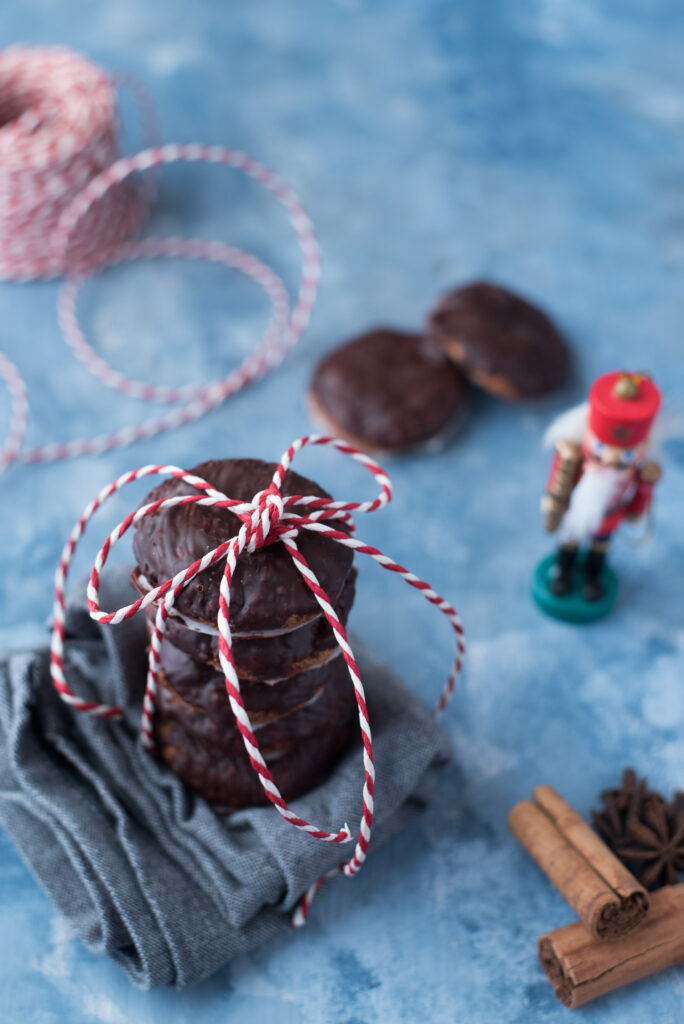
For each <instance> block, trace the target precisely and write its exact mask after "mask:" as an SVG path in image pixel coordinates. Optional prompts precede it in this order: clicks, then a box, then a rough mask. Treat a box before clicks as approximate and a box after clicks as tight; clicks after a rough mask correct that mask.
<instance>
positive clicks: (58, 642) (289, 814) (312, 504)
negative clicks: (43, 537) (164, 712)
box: [51, 435, 465, 926]
mask: <svg viewBox="0 0 684 1024" xmlns="http://www.w3.org/2000/svg"><path fill="white" fill-rule="evenodd" d="M307 444H310V445H325V446H329V447H332V448H336V449H337V450H338V451H340V452H342V453H343V454H345V455H348V456H349V457H350V458H352V459H354V460H355V461H356V462H359V463H360V464H361V465H362V466H364V467H365V468H366V469H367V470H368V471H369V472H370V473H371V474H372V475H373V476H374V477H375V479H376V481H377V483H378V484H379V485H380V493H379V494H378V495H377V497H375V498H374V499H373V500H372V501H365V502H344V501H333V500H331V499H328V498H320V497H315V496H312V495H309V496H307V495H288V496H284V495H283V494H282V493H281V490H280V489H281V487H282V484H283V480H284V478H285V474H286V472H287V470H288V469H289V467H290V465H291V463H292V460H293V458H294V456H295V455H296V453H297V452H298V451H299V450H300V449H302V448H304V447H305V446H306V445H307ZM146 476H171V477H176V478H177V479H179V480H182V481H183V482H184V483H186V484H188V485H189V487H191V488H193V489H194V490H195V491H196V492H199V493H190V494H184V495H178V496H174V497H170V498H162V499H158V500H156V501H152V502H150V503H148V504H146V505H143V506H141V507H140V508H138V509H137V510H136V511H135V512H131V513H130V514H129V515H127V516H126V517H125V518H124V519H123V520H122V521H121V522H120V523H119V525H118V526H116V527H115V529H114V530H112V532H111V533H110V534H109V536H108V537H107V538H106V540H105V542H104V544H103V545H102V547H101V548H100V550H99V552H98V555H97V557H96V559H95V563H94V565H93V568H92V571H91V574H90V582H89V584H88V589H87V603H88V609H89V611H90V615H91V617H92V618H93V619H95V621H96V622H99V623H103V624H112V625H116V624H117V623H120V622H123V621H124V620H126V619H130V618H132V617H133V616H134V615H136V614H137V613H138V612H139V611H142V610H144V609H145V608H147V607H148V606H149V605H151V604H154V605H155V606H156V608H157V613H156V617H155V622H154V628H153V631H152V637H151V642H150V652H149V662H148V673H147V684H146V689H145V696H144V700H143V709H142V721H141V733H142V742H143V745H144V746H145V748H146V749H147V750H150V751H152V750H153V749H154V711H155V704H156V693H157V677H158V672H159V667H160V654H161V644H162V640H163V637H164V632H165V630H166V623H167V621H168V618H169V616H170V615H171V614H172V613H173V608H174V604H175V601H176V599H177V598H178V595H179V594H180V593H181V591H182V590H183V588H184V587H185V586H187V585H188V583H190V581H191V580H193V579H194V578H195V577H196V576H197V575H199V574H200V573H202V572H204V570H205V569H207V568H209V566H212V565H215V564H216V563H217V562H219V561H221V560H222V559H225V567H224V570H223V575H222V578H221V583H220V588H219V611H218V616H217V621H216V627H217V631H218V645H219V660H220V665H221V670H222V671H223V674H224V677H225V685H226V692H227V694H228V700H229V702H230V706H231V709H232V711H233V714H234V716H235V721H236V724H237V727H238V729H239V730H240V733H241V735H242V739H243V742H244V745H245V750H246V751H247V755H248V757H249V760H250V762H251V765H252V768H253V769H254V771H255V772H257V774H258V776H259V781H260V782H261V785H262V786H263V789H264V792H265V793H266V796H267V797H268V799H269V800H270V802H271V803H272V804H273V805H274V806H275V807H276V809H277V810H278V811H279V813H280V814H281V815H282V817H283V818H284V819H285V820H286V821H288V822H289V823H290V824H291V825H293V826H294V827H295V828H297V829H300V830H301V831H302V832H307V833H308V834H309V835H311V836H312V837H313V838H314V839H320V840H322V841H324V842H330V843H346V842H349V841H350V840H351V832H350V829H349V826H348V825H347V824H346V823H345V824H344V825H343V826H342V828H340V829H338V830H337V831H336V832H329V831H327V830H325V829H322V828H320V827H318V826H316V825H313V824H311V823H310V822H308V821H306V820H305V819H303V818H301V817H299V816H298V815H297V814H295V813H294V812H293V811H292V810H291V809H290V808H289V807H288V805H287V803H286V801H285V800H284V798H283V796H282V794H281V793H280V790H279V789H278V787H277V785H276V783H275V781H274V779H273V776H272V775H271V772H270V770H269V768H268V765H267V764H266V761H265V760H264V757H263V755H262V753H261V749H260V747H259V743H258V740H257V738H256V735H255V733H254V731H253V729H252V725H251V722H250V719H249V715H248V713H247V710H246V708H245V705H244V701H243V699H242V695H241V692H240V681H239V679H238V676H237V672H236V668H235V660H234V658H233V652H232V638H231V630H230V588H231V582H232V579H233V574H234V572H235V567H236V565H237V561H238V559H239V557H240V555H241V554H242V553H243V552H244V551H247V552H248V553H252V552H254V551H258V550H259V549H261V548H263V547H265V546H266V545H268V544H273V543H275V542H276V541H279V542H280V543H281V544H283V546H284V547H285V549H286V551H287V552H288V554H289V555H290V557H291V558H292V561H293V562H294V564H295V566H296V568H297V569H298V570H299V572H300V573H301V575H302V578H303V580H304V582H305V583H306V585H307V586H308V587H309V589H310V590H311V592H312V594H313V595H314V597H315V599H316V601H317V602H318V605H319V606H320V608H321V611H322V613H323V615H324V616H325V618H326V619H327V621H328V623H329V624H330V626H331V628H332V631H333V633H334V636H335V639H336V641H337V643H338V645H339V647H340V651H341V654H342V656H343V658H344V660H345V662H346V664H347V668H348V671H349V676H350V678H351V681H352V685H353V687H354V693H355V696H356V702H357V705H358V713H359V726H360V729H361V739H362V742H363V768H364V784H363V811H362V815H361V821H360V824H359V832H358V837H357V840H356V846H355V849H354V853H353V855H352V856H351V857H350V859H349V860H347V861H345V862H344V863H343V864H341V865H340V866H339V867H338V868H335V869H334V870H333V871H332V872H328V873H327V874H326V875H323V876H321V878H319V879H318V880H317V881H316V882H315V883H314V884H313V885H312V886H311V887H310V889H309V890H308V891H307V892H306V893H305V894H304V895H303V896H302V899H301V901H300V903H299V905H298V907H297V909H296V911H295V913H294V916H293V921H292V923H293V925H295V926H300V925H302V924H303V923H304V921H305V920H306V916H307V914H308V910H309V907H310V905H311V901H312V899H313V897H314V895H315V893H316V891H317V890H318V888H319V887H320V885H321V884H322V882H323V881H324V880H325V878H326V877H328V876H329V875H332V874H336V873H337V872H338V871H342V873H343V874H345V875H347V876H349V877H351V876H353V875H355V874H356V873H357V872H358V871H359V870H360V868H361V866H362V864H363V862H364V860H365V859H366V854H367V851H368V844H369V842H370V836H371V829H372V825H373V791H374V783H375V767H374V762H373V745H372V735H371V726H370V722H369V718H368V709H367V707H366V697H365V692H364V688H363V683H362V681H361V676H360V672H359V668H358V666H357V664H356V660H355V658H354V653H353V651H352V648H351V645H350V643H349V640H348V638H347V634H346V631H345V628H344V626H343V625H342V623H341V622H340V620H339V618H338V616H337V614H336V612H335V609H334V607H333V605H332V602H331V600H330V598H329V596H328V594H327V593H326V592H325V590H324V589H323V587H322V586H321V584H320V583H319V581H318V579H317V577H316V575H315V573H314V572H313V570H312V569H311V567H310V565H309V564H308V562H307V561H306V559H305V557H304V555H303V554H302V553H301V551H300V550H299V548H298V546H297V536H298V534H299V533H300V532H301V531H302V530H309V531H312V532H314V533H319V534H321V535H323V536H325V537H327V538H328V539H329V540H332V541H335V542H336V543H338V544H343V545H344V546H346V547H349V548H351V549H352V550H353V551H355V552H358V553H360V554H364V555H369V556H370V557H371V558H372V559H374V561H376V562H378V564H379V565H381V566H382V567H383V569H387V570H389V571H390V572H395V573H397V574H398V575H399V576H401V577H402V578H403V579H404V580H405V581H406V582H407V583H408V584H409V585H410V586H412V587H415V588H416V589H417V590H419V591H420V592H421V593H422V594H423V596H424V597H425V598H426V599H427V600H428V601H429V602H430V603H431V604H433V605H435V606H436V607H437V608H438V609H439V610H440V611H441V612H442V613H443V614H444V615H446V617H447V618H448V619H449V621H450V623H451V626H452V629H453V631H454V637H455V643H456V654H455V658H454V662H453V665H452V668H451V671H450V673H449V676H448V677H447V681H446V684H445V686H444V688H443V690H442V693H441V695H440V698H439V700H438V702H437V705H436V707H435V714H436V715H437V714H441V712H442V711H443V710H444V708H445V707H446V705H447V703H448V701H449V699H450V697H451V694H452V693H453V690H454V686H455V684H456V680H457V678H458V675H459V673H460V671H461V665H462V661H463V655H464V653H465V644H464V637H463V627H462V625H461V620H460V618H459V616H458V613H457V612H456V610H455V608H453V606H452V605H451V604H449V602H448V601H446V600H445V599H444V598H442V597H440V596H439V594H437V593H436V592H435V591H434V590H433V589H432V587H431V586H430V585H429V584H428V583H426V582H424V581H423V580H421V579H419V578H418V577H417V576H416V575H414V574H413V573H412V572H409V570H408V569H405V568H404V567H403V566H401V565H399V564H398V563H397V562H394V561H393V560H392V559H391V558H388V557H387V555H384V554H383V553H382V552H381V551H379V550H378V549H377V548H375V547H372V546H371V545H369V544H364V543H363V542H362V541H360V540H358V539H357V538H356V537H354V536H353V523H352V519H351V513H352V512H374V511H375V510H376V509H379V508H382V507H383V506H384V505H386V504H387V503H388V502H389V501H390V500H391V497H392V485H391V482H390V480H389V477H387V475H386V474H385V473H384V471H383V470H382V469H381V467H380V466H379V465H378V463H377V462H375V461H374V460H373V459H372V458H370V457H369V456H368V455H366V454H365V453H363V452H361V451H359V449H358V448H355V447H353V446H352V445H350V444H347V443H345V442H343V441H340V440H338V439H336V438H333V437H323V436H319V435H310V436H308V437H302V438H299V439H298V440H297V441H295V442H294V443H293V444H292V445H290V447H289V448H288V449H287V451H286V452H285V453H284V454H283V456H282V458H281V460H280V462H279V464H278V466H277V468H276V470H275V473H274V474H273V479H272V481H271V484H270V486H269V487H268V488H266V489H265V490H263V491H260V492H259V493H258V494H256V495H255V496H254V498H253V499H252V501H248V502H245V501H238V500H236V499H233V498H229V497H228V496H227V495H225V494H223V493H222V492H221V491H218V490H216V489H215V488H214V487H212V485H211V484H210V483H208V482H207V481H206V480H203V479H202V478H201V477H198V476H194V475H193V474H191V473H187V472H186V471H185V470H183V469H179V468H178V467H177V466H163V465H157V466H142V467H141V468H140V469H136V470H133V471H132V472H129V473H125V474H123V476H120V477H119V478H118V479H117V480H115V481H114V482H113V483H111V484H109V485H108V486H107V487H105V488H103V489H102V490H101V491H100V493H99V494H98V495H97V497H96V498H94V499H93V501H91V502H90V503H89V504H88V505H87V506H86V508H85V509H84V511H83V513H82V515H81V517H80V519H79V520H78V522H77V523H76V524H75V526H74V528H73V530H72V532H71V535H70V537H69V539H68V541H67V543H66V545H65V547H64V550H63V552H62V556H61V558H60V561H59V565H58V568H57V572H56V575H55V601H54V608H53V628H52V638H51V675H52V681H53V684H54V686H55V688H56V689H57V691H58V693H59V694H60V696H61V697H62V699H63V700H64V701H66V703H67V704H69V705H71V707H73V708H74V709H75V710H77V711H85V712H87V713H89V714H93V715H98V716H100V717H102V718H117V717H119V715H120V714H121V708H119V707H116V706H113V705H107V704H99V703H97V702H94V701H87V700H84V699H83V698H81V697H78V696H77V695H76V694H75V693H74V692H73V690H72V689H71V688H70V686H69V685H68V683H67V681H66V678H65V674H64V660H63V657H64V620H65V596H64V595H65V586H66V579H67V574H68V571H69V566H70V564H71V561H72V558H73V555H74V552H75V550H76V546H77V544H78V541H79V539H80V538H81V536H82V534H83V532H84V530H85V528H86V525H87V523H88V521H89V520H90V519H91V518H92V516H93V515H94V514H95V512H96V511H97V509H98V508H99V507H100V506H101V505H102V504H104V502H105V501H107V499H108V498H110V497H111V496H112V495H113V494H115V493H116V492H117V491H119V490H121V488H122V487H125V486H126V484H128V483H131V482H132V481H134V480H140V479H141V478H143V477H146ZM190 504H196V505H202V506H205V507H209V508H225V509H230V511H231V512H233V513H234V514H235V515H237V516H238V518H239V519H240V520H241V521H242V525H241V527H240V530H239V531H238V533H237V535H236V536H235V537H231V538H230V539H229V540H226V541H224V542H222V543H221V544H219V545H218V546H217V547H215V548H214V549H213V550H211V551H208V552H207V553H206V554H205V555H203V556H202V558H200V559H197V560H196V561H195V562H193V563H192V565H190V566H188V567H187V568H186V569H183V570H181V571H180V572H178V573H177V574H176V575H175V576H173V577H172V578H170V579H167V580H166V581H165V582H164V583H162V584H160V585H159V586H157V587H153V588H152V589H150V590H149V591H148V592H147V593H146V594H145V595H144V596H143V597H140V598H138V599H137V600H136V601H134V602H133V603H132V604H129V605H125V606H124V607H122V608H119V609H117V610H116V611H114V612H105V611H103V610H102V608H101V607H100V598H99V587H100V574H101V572H102V569H103V568H104V565H105V564H106V562H107V559H108V557H109V554H110V552H111V550H112V548H113V547H114V545H115V544H116V543H117V542H118V541H119V540H120V539H121V537H123V535H124V534H125V533H126V532H127V531H128V530H129V529H130V527H131V526H133V525H134V524H135V523H137V522H139V521H140V520H141V519H143V518H144V517H145V516H148V515H152V514H154V513H156V512H159V511H160V510H162V509H165V508H173V507H176V506H179V505H190ZM341 524H344V525H345V527H346V529H344V530H341V529H339V528H337V527H338V526H339V525H341Z"/></svg>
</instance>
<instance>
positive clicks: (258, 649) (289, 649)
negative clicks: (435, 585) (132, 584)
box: [146, 568, 356, 681]
mask: <svg viewBox="0 0 684 1024" xmlns="http://www.w3.org/2000/svg"><path fill="white" fill-rule="evenodd" d="M355 581H356V570H355V569H353V568H352V571H351V572H350V574H349V576H348V577H347V579H346V581H345V583H344V586H343V588H342V593H341V594H340V597H339V599H338V601H337V603H336V604H335V611H336V613H337V615H338V617H339V618H340V620H341V621H342V623H343V624H344V623H346V621H347V618H348V615H349V611H350V609H351V606H352V603H353V601H354V589H355ZM146 613H147V617H148V621H149V622H154V617H155V614H156V609H155V608H153V607H152V606H150V607H149V608H147V609H146ZM171 645H172V646H171ZM173 648H176V650H175V651H174V650H173ZM336 649H337V641H336V640H335V637H334V635H333V631H332V629H331V627H330V626H329V625H328V622H327V620H326V619H325V617H324V616H323V615H322V614H321V615H319V616H318V617H317V618H315V619H313V620H312V621H311V622H310V623H306V624H305V625H303V626H299V627H298V628H297V629H294V630H291V631H290V632H288V633H281V634H280V635H279V636H272V637H253V638H249V639H247V638H245V639H242V640H241V639H239V638H238V637H233V656H234V658H235V666H236V668H237V673H238V675H239V677H240V679H241V680H260V679H280V678H281V677H288V676H293V675H296V674H298V673H300V672H303V671H305V670H306V669H307V668H311V667H312V666H314V665H316V664H320V663H322V662H324V661H326V660H327V658H329V657H330V655H331V654H332V653H333V652H334V651H335V650H336ZM181 652H182V654H181ZM188 655H189V657H188ZM172 659H173V660H172ZM162 664H163V665H164V666H165V668H167V669H168V672H169V675H173V676H174V678H187V679H189V680H191V681H194V680H195V679H196V678H197V677H199V676H201V677H202V678H204V677H208V676H209V675H211V674H212V673H213V670H214V669H215V668H216V667H218V664H219V657H218V637H216V636H212V635H210V634H209V633H198V632H197V631H196V630H193V629H188V627H187V626H184V625H183V624H182V623H181V622H180V621H179V620H177V619H176V620H174V619H173V618H169V619H168V621H167V625H166V633H165V634H164V644H163V646H162ZM221 678H222V677H221Z"/></svg>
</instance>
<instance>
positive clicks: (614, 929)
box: [508, 786, 649, 940]
mask: <svg viewBox="0 0 684 1024" xmlns="http://www.w3.org/2000/svg"><path fill="white" fill-rule="evenodd" d="M533 796H534V802H533V801H532V800H521V801H520V802H519V803H517V804H516V805H515V807H513V809H512V810H511V812H510V814H509V816H508V825H509V828H510V829H511V832H512V833H513V835H514V836H515V837H516V839H518V841H519V842H520V843H522V845H523V846H524V847H525V849H526V850H527V851H528V853H530V854H531V856H532V857H533V858H534V859H535V860H536V862H537V864H538V865H539V867H540V868H541V869H542V871H543V872H544V873H545V874H546V875H547V876H548V878H549V879H550V880H551V881H552V882H553V884H554V885H555V886H556V888H557V889H558V890H559V892H560V893H561V894H562V895H563V896H564V897H565V899H566V900H567V901H568V903H569V904H570V906H571V907H572V908H573V910H574V911H575V912H576V913H577V916H578V917H579V918H580V919H581V921H582V922H583V924H584V926H585V927H586V929H587V931H589V932H590V934H591V935H593V936H594V938H596V939H600V940H606V939H616V938H619V937H620V936H623V935H626V934H627V933H628V932H630V931H631V930H632V929H633V928H636V926H637V925H638V924H640V923H641V921H643V919H644V917H645V916H646V913H647V911H648V908H649V895H648V893H647V892H646V890H645V889H644V887H643V886H642V885H640V884H639V882H637V880H636V878H634V876H633V875H632V874H631V873H630V872H629V871H628V870H627V868H626V867H625V866H624V864H622V863H621V862H620V861H619V860H618V859H617V857H616V856H615V855H614V853H613V852H612V851H611V850H609V849H608V847H607V846H606V844H605V843H604V842H603V840H602V839H600V838H599V836H598V835H597V834H596V833H595V832H594V831H593V829H592V828H590V827H589V825H588V824H587V823H586V822H585V821H584V819H583V818H581V817H580V815H579V814H577V812H576V811H574V810H573V809H572V807H571V806H570V804H568V803H567V802H566V801H565V800H563V798H562V797H561V796H560V795H559V794H558V793H557V792H556V790H555V789H553V788H552V787H551V786H537V787H536V789H535V790H534V794H533Z"/></svg>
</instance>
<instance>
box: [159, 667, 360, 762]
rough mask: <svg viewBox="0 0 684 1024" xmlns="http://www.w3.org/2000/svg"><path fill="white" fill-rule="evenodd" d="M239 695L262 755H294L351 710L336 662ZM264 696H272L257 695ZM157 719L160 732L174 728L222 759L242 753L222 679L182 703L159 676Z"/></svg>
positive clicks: (344, 673) (344, 676)
mask: <svg viewBox="0 0 684 1024" xmlns="http://www.w3.org/2000/svg"><path fill="white" fill-rule="evenodd" d="M241 689H242V695H243V698H244V701H245V707H246V708H247V711H248V714H249V717H250V720H251V723H252V727H253V728H254V729H255V730H256V736H257V739H258V741H259V745H260V746H261V748H262V750H263V751H267V750H268V751H271V752H274V751H279V752H281V753H282V752H283V751H287V750H291V749H294V747H296V746H297V745H298V744H299V742H300V741H301V740H302V739H305V738H306V737H307V736H309V735H310V734H311V733H313V732H317V731H318V730H319V729H326V728H327V727H328V725H329V723H330V722H331V721H332V720H333V717H331V716H334V715H337V714H339V713H340V712H341V711H342V712H344V713H346V711H345V709H346V708H347V707H350V708H352V707H353V705H354V704H355V698H354V689H353V686H352V683H351V680H350V678H349V672H348V670H347V666H346V664H345V661H344V659H343V658H341V657H338V658H334V659H333V660H332V661H330V662H328V664H327V665H323V666H322V667H321V668H317V669H312V670H311V671H309V672H305V673H303V674H302V675H300V676H295V677H294V678H293V679H288V680H287V681H285V682H282V683H276V684H274V686H271V687H267V686H266V685H265V684H263V683H251V684H250V683H248V684H246V685H245V686H244V687H242V688H241ZM264 690H270V691H271V693H270V694H266V693H263V692H260V691H264ZM269 697H270V700H269V699H268V698H269ZM157 715H158V721H159V723H160V728H161V726H162V724H163V723H164V722H168V721H174V722H177V723H178V725H180V726H181V728H182V729H183V730H184V732H186V733H187V734H188V735H189V736H192V737H194V739H196V740H199V741H200V742H202V743H204V744H209V745H210V746H211V747H212V748H215V749H216V750H218V751H221V753H224V754H228V753H230V754H236V753H239V752H240V751H241V750H243V749H244V747H243V742H242V736H241V735H240V732H239V730H238V727H237V725H236V723H235V718H234V716H233V712H232V710H231V707H230V702H229V700H228V696H227V694H226V690H225V686H224V684H223V678H221V679H219V680H215V681H214V682H209V683H205V684H204V686H203V687H202V688H201V690H200V691H199V692H198V691H196V692H195V694H194V695H193V697H192V698H189V697H185V699H184V698H183V697H181V696H180V695H179V693H178V691H177V690H175V689H173V688H172V687H171V685H169V678H168V676H166V675H165V674H163V673H162V674H161V676H160V686H159V691H158V705H157Z"/></svg>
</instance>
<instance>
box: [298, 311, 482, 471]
mask: <svg viewBox="0 0 684 1024" xmlns="http://www.w3.org/2000/svg"><path fill="white" fill-rule="evenodd" d="M309 405H310V408H311V412H312V414H313V416H314V418H315V419H316V420H317V421H318V422H320V423H322V424H323V426H324V427H325V428H326V429H327V430H331V431H332V432H333V433H335V434H337V435H338V436H340V437H345V438H347V440H349V441H351V442H352V444H357V445H360V446H361V447H362V448H365V449H366V450H368V451H372V452H375V453H378V454H379V453H392V452H401V451H407V450H410V449H413V448H417V447H422V446H425V445H431V446H433V447H434V446H438V445H439V444H440V442H441V443H444V441H445V439H446V436H447V434H448V433H450V432H451V431H452V430H453V429H454V428H455V427H456V426H458V425H459V424H460V423H461V422H462V420H463V418H464V417H465V415H466V412H467V409H468V405H469V396H468V386H467V384H466V383H465V381H464V379H463V377H462V376H461V374H460V373H459V371H458V370H457V369H456V367H455V366H453V365H452V364H451V363H450V361H449V360H448V359H447V358H446V356H445V354H444V352H443V351H442V349H441V347H440V346H439V345H436V344H435V343H434V342H433V341H431V340H429V339H427V338H424V337H421V335H419V334H409V333H407V332H405V331H398V330H395V329H394V328H387V327H385V328H379V329H377V330H374V331H369V332H368V333H367V334H363V335H361V336H360V337H358V338H353V339H352V340H351V341H348V342H346V343H345V344H343V345H340V346H339V347H338V348H336V349H334V350H333V351H332V352H331V353H329V354H328V355H327V356H326V357H325V358H324V359H323V360H322V361H321V362H320V363H319V364H318V367H317V368H316V372H315V373H314V376H313V380H312V381H311V387H310V390H309Z"/></svg>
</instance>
